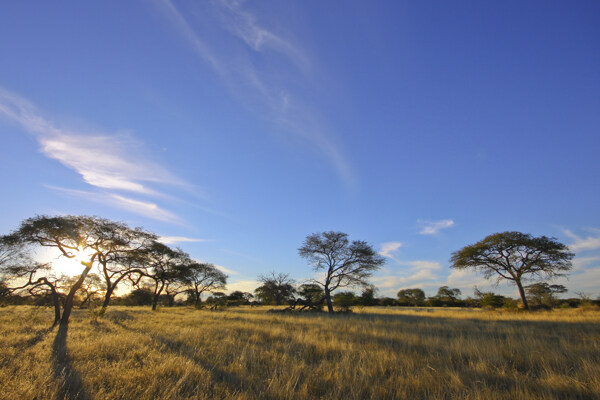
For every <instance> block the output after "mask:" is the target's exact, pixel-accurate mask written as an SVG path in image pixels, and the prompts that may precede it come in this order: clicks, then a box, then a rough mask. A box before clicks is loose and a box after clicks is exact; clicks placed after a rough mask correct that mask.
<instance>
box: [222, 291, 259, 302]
mask: <svg viewBox="0 0 600 400" xmlns="http://www.w3.org/2000/svg"><path fill="white" fill-rule="evenodd" d="M253 297H254V296H253V295H252V293H248V292H242V291H241V290H236V291H233V292H231V293H230V294H229V296H227V301H228V303H229V304H232V305H240V304H247V303H249V302H250V300H251V299H252V298H253Z"/></svg>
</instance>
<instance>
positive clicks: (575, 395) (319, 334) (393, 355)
mask: <svg viewBox="0 0 600 400" xmlns="http://www.w3.org/2000/svg"><path fill="white" fill-rule="evenodd" d="M268 308H269V307H255V308H250V307H238V308H232V309H229V310H227V311H217V312H214V311H205V310H201V311H198V310H194V309H190V308H162V309H160V310H159V311H157V312H152V311H150V310H149V309H146V308H125V307H112V308H109V310H108V312H107V314H106V315H105V316H104V318H102V319H100V320H98V321H97V322H94V321H93V320H92V319H91V318H90V314H89V313H88V312H87V311H86V310H77V311H75V312H74V314H73V316H72V320H71V324H70V326H69V330H68V332H67V335H66V336H65V335H64V333H65V332H60V331H59V329H58V328H54V329H53V330H48V329H47V328H48V326H49V325H50V322H51V321H52V311H51V310H49V309H44V308H34V307H27V306H17V307H15V306H11V307H4V308H0V349H1V354H0V385H1V386H0V398H2V399H51V398H54V399H63V398H70V399H74V398H80V399H304V398H307V399H312V398H323V399H571V398H572V399H599V398H600V312H598V311H582V310H560V311H546V312H535V313H501V312H494V311H481V310H449V309H435V310H433V311H428V310H426V309H398V308H364V309H356V310H355V312H354V313H353V314H347V315H341V314H340V315H334V316H330V315H327V314H294V315H289V314H275V313H268V312H267V310H268Z"/></svg>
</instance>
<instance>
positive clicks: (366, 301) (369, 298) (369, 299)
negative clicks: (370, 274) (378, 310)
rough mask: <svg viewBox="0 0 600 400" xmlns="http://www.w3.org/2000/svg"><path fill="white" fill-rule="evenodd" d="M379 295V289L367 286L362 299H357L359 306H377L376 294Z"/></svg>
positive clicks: (361, 296) (361, 295)
mask: <svg viewBox="0 0 600 400" xmlns="http://www.w3.org/2000/svg"><path fill="white" fill-rule="evenodd" d="M376 293H377V288H376V287H375V286H367V287H365V288H364V289H363V291H362V293H361V294H360V297H358V298H357V301H356V302H357V304H359V305H362V306H375V305H377V298H376V297H375V294H376Z"/></svg>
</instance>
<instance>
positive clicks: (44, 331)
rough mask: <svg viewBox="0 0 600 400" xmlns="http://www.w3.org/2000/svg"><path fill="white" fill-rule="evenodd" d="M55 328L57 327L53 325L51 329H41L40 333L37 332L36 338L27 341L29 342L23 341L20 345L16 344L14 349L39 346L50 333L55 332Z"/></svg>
mask: <svg viewBox="0 0 600 400" xmlns="http://www.w3.org/2000/svg"><path fill="white" fill-rule="evenodd" d="M54 327H55V325H52V326H51V327H49V328H44V329H40V330H39V331H37V332H36V333H35V336H34V337H32V338H30V339H27V340H23V341H21V342H18V343H15V344H14V345H13V346H12V347H16V348H28V347H33V346H35V345H36V344H38V343H39V342H41V341H42V340H44V338H45V337H46V335H48V334H49V333H50V332H52V331H53V330H54Z"/></svg>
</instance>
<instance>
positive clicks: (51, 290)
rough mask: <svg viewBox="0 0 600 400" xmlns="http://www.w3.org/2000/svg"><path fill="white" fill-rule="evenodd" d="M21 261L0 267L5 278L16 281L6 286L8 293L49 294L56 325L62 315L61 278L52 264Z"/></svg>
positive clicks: (27, 260) (0, 271)
mask: <svg viewBox="0 0 600 400" xmlns="http://www.w3.org/2000/svg"><path fill="white" fill-rule="evenodd" d="M20 261H21V262H22V263H19V264H9V265H6V264H5V265H3V266H2V267H1V268H0V273H1V274H2V276H3V278H4V279H5V280H6V281H8V282H13V283H14V285H11V286H8V285H7V286H6V293H7V294H12V293H15V292H19V291H27V292H28V293H29V294H30V295H32V296H39V295H47V294H49V295H50V297H51V298H52V304H53V306H54V323H53V324H52V326H53V327H54V326H56V325H57V324H58V323H59V322H60V317H61V295H60V293H59V292H58V284H59V282H60V280H59V279H58V278H57V277H56V276H55V275H54V274H53V273H52V268H51V266H50V264H43V263H39V262H34V261H33V260H30V259H27V258H25V259H22V260H20ZM23 261H25V262H23ZM40 275H41V276H40Z"/></svg>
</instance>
